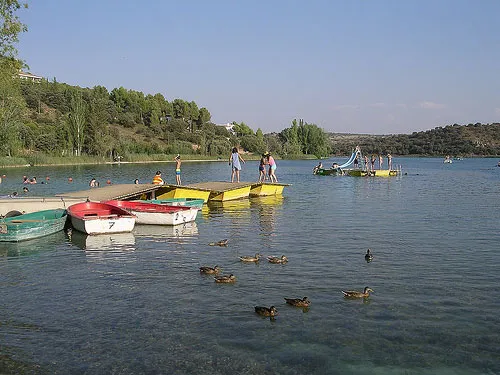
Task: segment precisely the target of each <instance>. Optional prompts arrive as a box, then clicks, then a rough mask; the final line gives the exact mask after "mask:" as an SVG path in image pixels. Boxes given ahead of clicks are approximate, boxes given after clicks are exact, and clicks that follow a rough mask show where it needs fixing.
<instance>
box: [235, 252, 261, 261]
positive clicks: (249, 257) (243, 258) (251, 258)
mask: <svg viewBox="0 0 500 375" xmlns="http://www.w3.org/2000/svg"><path fill="white" fill-rule="evenodd" d="M261 256H262V255H261V254H259V253H257V254H255V256H241V257H240V260H241V261H242V262H258V261H259V259H260V257H261Z"/></svg>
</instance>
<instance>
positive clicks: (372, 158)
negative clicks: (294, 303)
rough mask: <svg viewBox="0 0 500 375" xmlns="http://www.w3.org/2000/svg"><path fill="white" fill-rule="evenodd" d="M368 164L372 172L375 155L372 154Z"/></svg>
mask: <svg viewBox="0 0 500 375" xmlns="http://www.w3.org/2000/svg"><path fill="white" fill-rule="evenodd" d="M370 164H371V167H372V169H371V170H372V171H374V170H375V155H373V154H372V157H371V158H370Z"/></svg>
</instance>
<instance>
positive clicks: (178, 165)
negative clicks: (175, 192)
mask: <svg viewBox="0 0 500 375" xmlns="http://www.w3.org/2000/svg"><path fill="white" fill-rule="evenodd" d="M174 160H175V183H176V184H177V185H181V156H180V155H179V154H177V156H176V157H175V158H174Z"/></svg>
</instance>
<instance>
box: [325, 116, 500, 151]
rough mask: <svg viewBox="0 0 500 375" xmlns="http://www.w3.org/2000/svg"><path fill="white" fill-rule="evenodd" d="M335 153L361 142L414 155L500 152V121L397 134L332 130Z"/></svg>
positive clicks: (372, 147)
mask: <svg viewBox="0 0 500 375" xmlns="http://www.w3.org/2000/svg"><path fill="white" fill-rule="evenodd" d="M328 135H329V139H330V142H331V145H332V151H333V153H334V154H338V155H346V154H349V153H350V152H351V150H352V149H353V148H354V147H355V146H356V145H359V146H361V148H362V149H363V151H364V152H365V153H368V154H371V153H374V154H386V153H391V154H395V155H414V156H442V155H454V156H499V155H500V123H493V124H480V123H476V124H468V125H458V124H454V125H448V126H445V127H437V128H434V129H432V130H428V131H422V132H414V133H412V134H410V135H408V134H396V135H369V134H343V133H329V134H328Z"/></svg>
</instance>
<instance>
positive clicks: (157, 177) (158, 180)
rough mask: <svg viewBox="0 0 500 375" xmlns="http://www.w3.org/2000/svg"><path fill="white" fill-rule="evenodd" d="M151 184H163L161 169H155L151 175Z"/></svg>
mask: <svg viewBox="0 0 500 375" xmlns="http://www.w3.org/2000/svg"><path fill="white" fill-rule="evenodd" d="M152 183H153V184H155V185H163V184H164V182H163V179H162V178H161V171H156V174H155V176H154V177H153V182H152Z"/></svg>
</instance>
